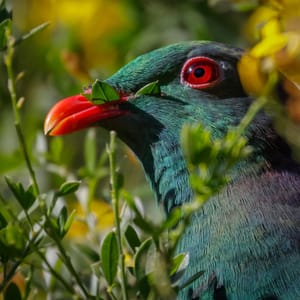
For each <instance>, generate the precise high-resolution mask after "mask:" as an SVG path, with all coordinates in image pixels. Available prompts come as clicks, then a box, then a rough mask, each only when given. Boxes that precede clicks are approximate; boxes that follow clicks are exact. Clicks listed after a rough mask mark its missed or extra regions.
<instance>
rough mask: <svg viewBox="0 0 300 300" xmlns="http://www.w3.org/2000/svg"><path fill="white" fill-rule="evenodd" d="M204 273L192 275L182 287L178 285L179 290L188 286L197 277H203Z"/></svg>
mask: <svg viewBox="0 0 300 300" xmlns="http://www.w3.org/2000/svg"><path fill="white" fill-rule="evenodd" d="M204 273H205V272H204V271H199V272H197V273H195V274H194V275H192V276H191V277H190V278H188V279H187V280H186V281H185V282H184V283H183V284H182V285H180V287H179V289H180V290H181V289H184V288H185V287H187V286H188V285H190V284H191V283H192V282H194V281H195V280H196V279H198V278H199V277H201V276H203V274H204Z"/></svg>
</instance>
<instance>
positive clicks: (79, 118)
mask: <svg viewBox="0 0 300 300" xmlns="http://www.w3.org/2000/svg"><path fill="white" fill-rule="evenodd" d="M241 54H242V51H241V50H240V49H237V48H232V47H229V46H226V45H223V44H218V43H214V42H183V43H178V44H174V45H170V46H167V47H164V48H160V49H157V50H154V51H152V52H149V53H147V54H144V55H142V56H140V57H138V58H136V59H135V60H133V61H132V62H130V63H129V64H127V65H125V66H124V67H123V68H122V69H120V70H119V71H118V72H117V73H115V74H114V75H113V76H111V77H110V78H108V79H107V80H105V82H106V83H108V84H109V85H111V86H113V87H114V88H115V89H116V90H117V91H118V94H119V99H117V100H115V101H110V102H107V103H104V104H101V105H95V104H93V103H91V102H90V101H89V100H88V99H86V98H85V96H83V95H76V96H71V97H69V98H66V99H64V100H62V101H60V102H58V103H57V104H56V105H55V106H54V107H53V108H52V109H51V110H50V112H49V113H48V115H47V118H46V121H45V133H47V134H49V135H61V134H67V133H70V132H74V131H77V130H80V129H83V128H87V127H90V126H96V125H97V126H101V127H104V128H107V129H112V130H115V131H116V132H117V134H118V136H119V137H120V138H121V139H122V140H124V141H125V143H126V144H128V146H129V147H130V148H131V149H132V150H133V151H134V152H135V153H136V154H137V156H138V157H139V158H140V160H141V161H142V163H143V165H144V167H145V169H146V172H147V173H148V176H149V177H150V179H151V181H152V183H153V182H154V183H153V184H154V185H155V182H156V181H157V180H158V179H159V177H160V176H161V175H160V171H157V172H156V171H155V170H153V166H151V164H152V165H153V164H160V165H163V166H162V169H165V168H167V167H168V166H167V164H168V163H167V162H165V160H166V159H163V158H161V159H160V160H159V159H156V158H155V157H154V156H158V157H163V156H166V155H168V154H170V155H171V153H172V152H176V151H177V148H178V147H179V146H178V145H179V144H180V141H179V136H180V130H181V128H182V125H183V124H184V123H186V122H189V123H195V122H202V123H203V124H204V126H206V127H209V128H210V129H211V130H212V131H213V135H214V136H216V137H217V136H221V135H223V134H224V132H226V131H227V129H228V128H229V127H231V126H234V125H236V124H238V123H239V121H240V120H241V118H242V117H243V115H244V114H245V112H246V111H247V108H248V106H249V104H250V102H251V98H249V97H248V96H247V95H246V94H245V92H244V90H243V88H242V86H241V83H240V80H239V75H238V72H237V68H236V65H237V62H238V60H239V58H240V56H241ZM154 81H158V85H159V87H160V91H159V92H157V93H151V94H136V92H137V91H138V90H139V89H140V88H142V87H143V86H145V85H146V84H148V83H151V82H154ZM180 151H181V150H180ZM180 151H179V152H180ZM180 153H181V152H180ZM180 155H181V154H180ZM156 160H158V161H156ZM147 164H148V165H149V166H147ZM164 164H165V165H164ZM170 164H172V163H169V165H170ZM147 168H148V170H147ZM155 172H156V173H155ZM156 189H157V188H156Z"/></svg>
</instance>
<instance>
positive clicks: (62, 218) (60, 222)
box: [57, 206, 68, 237]
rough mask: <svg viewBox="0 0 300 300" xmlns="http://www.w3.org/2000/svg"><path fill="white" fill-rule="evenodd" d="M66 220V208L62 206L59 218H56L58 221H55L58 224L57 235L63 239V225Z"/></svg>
mask: <svg viewBox="0 0 300 300" xmlns="http://www.w3.org/2000/svg"><path fill="white" fill-rule="evenodd" d="M67 219H68V211H67V208H66V207H65V206H64V207H63V208H62V209H61V210H60V213H59V216H58V219H57V222H58V228H59V233H60V236H61V237H63V236H64V233H65V231H64V227H65V224H66V221H67Z"/></svg>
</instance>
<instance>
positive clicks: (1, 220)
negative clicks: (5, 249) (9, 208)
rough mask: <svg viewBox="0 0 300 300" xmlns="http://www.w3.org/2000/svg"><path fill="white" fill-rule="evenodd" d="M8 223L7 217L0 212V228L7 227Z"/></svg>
mask: <svg viewBox="0 0 300 300" xmlns="http://www.w3.org/2000/svg"><path fill="white" fill-rule="evenodd" d="M6 225H7V221H6V219H5V218H4V216H3V215H2V214H1V213H0V230H1V229H2V228H4V227H6Z"/></svg>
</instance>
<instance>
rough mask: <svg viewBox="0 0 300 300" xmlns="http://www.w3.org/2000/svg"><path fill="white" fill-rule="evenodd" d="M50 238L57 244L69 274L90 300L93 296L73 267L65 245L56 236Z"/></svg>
mask: <svg viewBox="0 0 300 300" xmlns="http://www.w3.org/2000/svg"><path fill="white" fill-rule="evenodd" d="M49 237H51V238H52V239H53V240H54V241H55V244H56V246H57V247H58V249H59V253H60V254H61V257H62V258H63V261H64V263H65V266H66V267H67V269H68V270H69V272H70V273H71V274H72V276H73V277H74V279H75V281H76V283H77V284H78V286H79V287H80V288H81V290H82V292H83V294H84V295H85V297H86V299H90V298H91V296H90V294H89V292H88V291H87V289H86V287H85V286H84V284H83V283H82V282H81V278H80V277H79V275H78V273H77V272H76V270H75V268H74V267H73V264H72V262H71V259H70V257H69V256H68V254H67V253H66V250H65V248H64V247H63V245H62V243H61V240H60V239H59V237H57V236H56V235H55V234H53V235H49Z"/></svg>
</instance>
